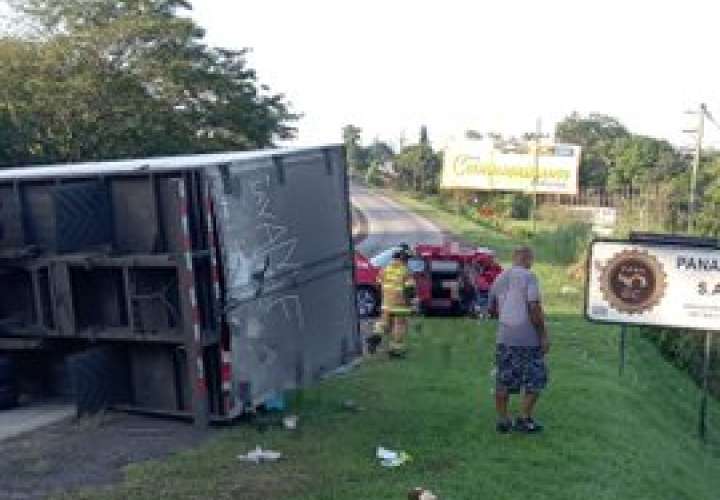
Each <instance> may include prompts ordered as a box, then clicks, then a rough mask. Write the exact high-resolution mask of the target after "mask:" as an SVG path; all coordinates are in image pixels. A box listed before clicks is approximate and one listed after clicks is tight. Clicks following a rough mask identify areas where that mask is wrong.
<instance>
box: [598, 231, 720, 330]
mask: <svg viewBox="0 0 720 500" xmlns="http://www.w3.org/2000/svg"><path fill="white" fill-rule="evenodd" d="M585 314H586V316H587V318H588V319H590V320H591V321H598V322H605V323H627V324H638V325H655V326H666V327H672V328H689V329H697V330H718V329H720V248H712V247H698V246H691V245H684V244H663V243H653V242H651V243H647V242H632V241H595V242H593V244H592V245H591V249H590V256H589V259H588V280H587V290H586V294H585Z"/></svg>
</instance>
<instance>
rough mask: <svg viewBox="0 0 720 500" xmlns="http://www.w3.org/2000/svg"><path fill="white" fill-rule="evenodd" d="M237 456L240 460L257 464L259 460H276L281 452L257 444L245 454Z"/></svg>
mask: <svg viewBox="0 0 720 500" xmlns="http://www.w3.org/2000/svg"><path fill="white" fill-rule="evenodd" d="M237 458H238V460H240V461H242V462H250V463H254V464H259V463H261V462H277V461H278V460H280V459H281V458H282V453H279V452H277V451H272V450H263V449H262V448H260V447H259V446H256V447H255V449H254V450H252V451H249V452H248V453H246V454H245V455H238V457H237Z"/></svg>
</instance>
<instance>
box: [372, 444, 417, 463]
mask: <svg viewBox="0 0 720 500" xmlns="http://www.w3.org/2000/svg"><path fill="white" fill-rule="evenodd" d="M377 458H378V460H380V465H382V466H383V467H400V466H401V465H403V464H406V463H407V462H409V461H410V460H412V457H411V456H410V455H409V454H408V453H406V452H404V451H395V450H389V449H387V448H383V447H382V446H378V449H377Z"/></svg>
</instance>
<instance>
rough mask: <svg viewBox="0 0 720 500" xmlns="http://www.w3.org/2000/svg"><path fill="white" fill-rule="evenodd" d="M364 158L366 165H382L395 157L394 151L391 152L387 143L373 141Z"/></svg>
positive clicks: (377, 140)
mask: <svg viewBox="0 0 720 500" xmlns="http://www.w3.org/2000/svg"><path fill="white" fill-rule="evenodd" d="M365 157H366V159H367V162H368V165H373V164H379V165H383V164H385V163H387V162H391V161H392V160H393V158H394V157H395V151H393V148H392V147H391V146H390V145H389V144H388V143H387V142H383V141H381V140H379V139H375V140H374V141H373V142H372V143H371V144H370V145H369V146H368V147H367V148H366V150H365Z"/></svg>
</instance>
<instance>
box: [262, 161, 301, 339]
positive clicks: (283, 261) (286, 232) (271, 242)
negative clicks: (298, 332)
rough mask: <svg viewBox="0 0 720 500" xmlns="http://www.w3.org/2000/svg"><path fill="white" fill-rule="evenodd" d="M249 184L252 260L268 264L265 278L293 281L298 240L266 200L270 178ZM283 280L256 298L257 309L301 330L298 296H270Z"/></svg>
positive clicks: (269, 188)
mask: <svg viewBox="0 0 720 500" xmlns="http://www.w3.org/2000/svg"><path fill="white" fill-rule="evenodd" d="M251 185H252V189H251V192H252V197H253V201H254V204H255V220H257V221H258V224H257V225H256V228H255V230H256V235H257V238H258V240H257V242H258V246H257V248H256V249H255V251H254V253H253V261H254V262H256V263H259V262H267V263H268V267H267V269H265V273H264V274H265V278H273V277H277V276H279V275H283V274H288V276H287V277H288V278H289V279H293V278H295V277H296V276H297V275H298V274H299V272H300V264H299V263H297V262H294V261H293V259H294V257H295V253H296V250H297V246H298V243H299V240H298V238H297V237H294V236H292V235H291V233H290V229H289V227H288V226H286V225H282V224H278V223H277V218H276V216H275V214H274V212H273V208H272V200H271V198H270V192H271V178H270V176H269V175H265V176H263V178H262V179H260V180H256V181H254V182H253V183H252V184H251ZM283 281H285V280H280V282H279V283H278V284H277V285H276V286H274V287H270V288H268V289H267V290H266V292H268V293H267V294H266V296H265V297H262V298H261V299H260V303H259V307H260V309H261V310H262V312H263V313H264V314H265V315H267V314H271V313H273V312H274V311H275V310H276V309H279V310H280V311H282V314H283V316H284V317H285V319H286V320H287V321H288V322H294V323H295V324H297V325H298V326H299V327H300V328H302V327H303V326H304V323H305V321H304V317H303V307H302V302H301V300H300V295H299V294H296V293H290V294H280V295H279V296H273V295H274V294H273V293H272V292H273V288H281V287H283V286H284V285H285V284H284V283H283Z"/></svg>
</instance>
